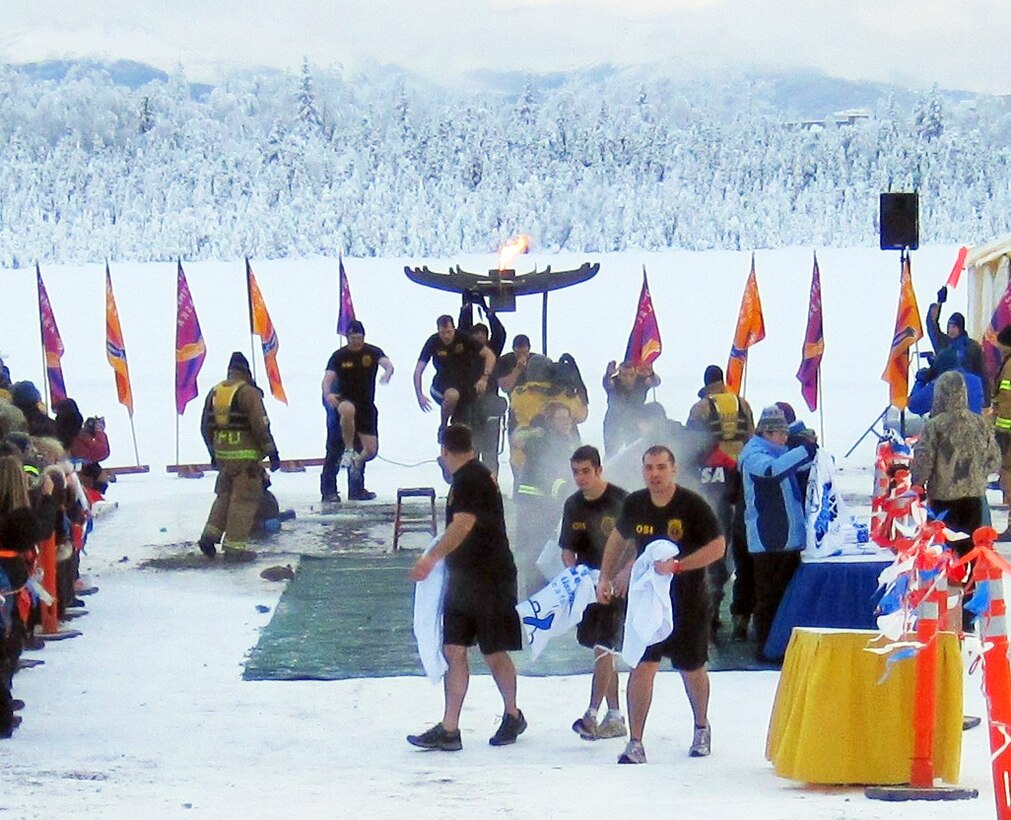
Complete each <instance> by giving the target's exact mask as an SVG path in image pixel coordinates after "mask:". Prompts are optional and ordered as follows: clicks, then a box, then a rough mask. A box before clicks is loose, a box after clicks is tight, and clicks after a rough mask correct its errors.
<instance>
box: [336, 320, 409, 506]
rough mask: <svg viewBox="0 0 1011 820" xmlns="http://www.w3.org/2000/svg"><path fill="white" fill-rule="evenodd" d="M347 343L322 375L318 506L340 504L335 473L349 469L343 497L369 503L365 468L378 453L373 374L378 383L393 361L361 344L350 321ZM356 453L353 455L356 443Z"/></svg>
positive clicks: (361, 331) (359, 327)
mask: <svg viewBox="0 0 1011 820" xmlns="http://www.w3.org/2000/svg"><path fill="white" fill-rule="evenodd" d="M347 338H348V343H347V344H346V345H345V346H344V347H342V348H341V349H340V350H337V351H334V353H333V355H332V356H331V357H330V361H328V362H327V365H326V372H325V373H324V374H323V404H324V406H325V407H326V459H325V460H324V462H323V470H322V473H321V474H320V495H321V497H322V500H323V501H340V493H338V491H337V472H338V471H339V470H342V469H345V468H347V470H348V498H349V499H350V500H352V501H370V500H372V499H373V498H375V497H376V494H375V493H370V492H369V491H368V490H366V489H365V464H366V462H368V461H371V460H372V459H374V458H375V457H376V454H377V453H378V452H379V411H378V410H377V409H376V374H377V373H378V372H379V368H382V369H383V375H382V376H381V377H380V378H379V383H380V384H388V383H389V381H390V378H391V377H392V376H393V362H391V361H390V360H389V358H388V357H387V355H386V354H385V353H384V352H383V351H382V349H381V348H378V347H376V346H375V345H370V344H366V343H365V326H364V325H363V324H362V323H361V322H359V321H357V320H355V321H353V322H351V324H350V325H349V326H348V337H347ZM356 437H357V439H358V440H359V441H360V442H361V451H360V452H356V451H355V439H356Z"/></svg>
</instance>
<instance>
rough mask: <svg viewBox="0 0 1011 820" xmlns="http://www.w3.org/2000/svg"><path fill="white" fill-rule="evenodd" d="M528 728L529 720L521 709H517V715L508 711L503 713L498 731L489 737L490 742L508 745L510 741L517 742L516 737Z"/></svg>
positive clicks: (497, 744)
mask: <svg viewBox="0 0 1011 820" xmlns="http://www.w3.org/2000/svg"><path fill="white" fill-rule="evenodd" d="M526 729H527V720H526V718H525V717H523V713H522V712H521V711H520V710H519V709H517V710H516V717H513V716H512V715H510V714H509V713H508V712H506V713H505V714H504V715H502V722H501V723H500V724H499V725H498V731H497V732H495V734H494V735H492V736H491V737H490V738H488V743H490V744H491V745H492V746H508V745H509V744H510V743H515V742H516V738H518V737H519V736H520V735H521V734H523V733H524V732H525V731H526Z"/></svg>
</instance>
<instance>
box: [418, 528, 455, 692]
mask: <svg viewBox="0 0 1011 820" xmlns="http://www.w3.org/2000/svg"><path fill="white" fill-rule="evenodd" d="M444 534H445V533H440V534H439V535H437V536H436V537H435V538H433V539H432V543H431V544H429V545H428V546H427V547H426V548H425V553H424V554H425V555H428V553H429V552H431V551H432V549H433V548H434V547H435V545H436V544H438V543H439V540H440V539H441V538H442V536H443V535H444ZM445 593H446V562H445V560H443V559H441V558H440V559H439V560H438V561H437V562H436V564H435V566H434V567H432V571H431V572H430V573H429V574H428V577H427V578H426V579H425V580H424V581H418V582H417V583H416V584H415V585H414V638H415V640H416V641H417V642H418V655H419V656H420V657H421V665H422V666H423V667H425V675H426V676H427V677H428V679H429V680H430V681H431V682H432V683H438V682H439V681H441V680H442V678H443V676H444V675H445V674H446V670H447V669H449V664H448V663H446V657H445V656H444V655H443V654H442V607H443V601H444V599H445Z"/></svg>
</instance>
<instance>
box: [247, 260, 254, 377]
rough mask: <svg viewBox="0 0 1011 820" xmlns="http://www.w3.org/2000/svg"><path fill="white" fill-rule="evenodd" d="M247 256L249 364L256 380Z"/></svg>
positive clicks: (251, 297)
mask: <svg viewBox="0 0 1011 820" xmlns="http://www.w3.org/2000/svg"><path fill="white" fill-rule="evenodd" d="M249 273H250V267H249V257H248V256H247V257H246V309H247V313H248V316H249V366H250V367H251V368H252V376H253V381H254V382H255V381H256V344H255V342H254V341H253V338H254V337H255V335H256V334H255V333H253V289H252V286H251V285H250V282H249Z"/></svg>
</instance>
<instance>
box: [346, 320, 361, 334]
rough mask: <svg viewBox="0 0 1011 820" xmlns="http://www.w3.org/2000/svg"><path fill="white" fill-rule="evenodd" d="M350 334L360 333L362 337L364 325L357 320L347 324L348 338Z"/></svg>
mask: <svg viewBox="0 0 1011 820" xmlns="http://www.w3.org/2000/svg"><path fill="white" fill-rule="evenodd" d="M352 333H361V334H362V336H364V335H365V325H363V324H362V323H361V322H359V321H358V320H357V319H354V320H352V321H351V322H350V323H349V324H348V336H350V335H351V334H352Z"/></svg>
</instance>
